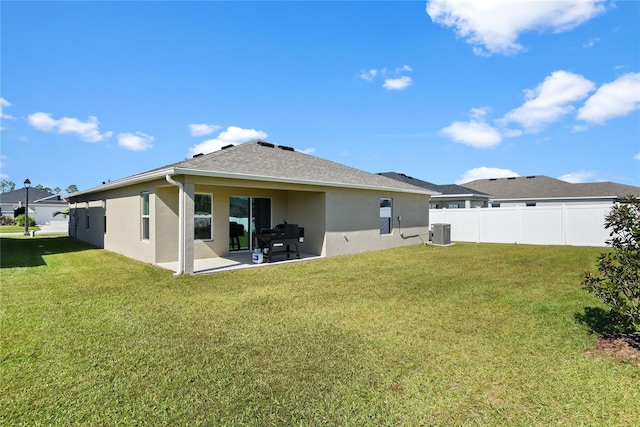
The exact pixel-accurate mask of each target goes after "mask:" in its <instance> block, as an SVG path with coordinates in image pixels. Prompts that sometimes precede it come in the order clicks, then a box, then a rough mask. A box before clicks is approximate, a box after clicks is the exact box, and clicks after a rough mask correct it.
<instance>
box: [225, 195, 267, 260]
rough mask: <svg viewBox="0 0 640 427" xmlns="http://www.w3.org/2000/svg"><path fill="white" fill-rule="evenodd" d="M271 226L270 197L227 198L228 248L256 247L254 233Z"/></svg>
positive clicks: (234, 249)
mask: <svg viewBox="0 0 640 427" xmlns="http://www.w3.org/2000/svg"><path fill="white" fill-rule="evenodd" d="M264 228H271V199H267V198H263V197H235V196H234V197H231V198H230V199H229V250H230V251H239V250H251V249H253V248H255V247H257V242H256V239H255V234H256V233H259V232H260V230H261V229H264Z"/></svg>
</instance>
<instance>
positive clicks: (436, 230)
mask: <svg viewBox="0 0 640 427" xmlns="http://www.w3.org/2000/svg"><path fill="white" fill-rule="evenodd" d="M431 228H432V233H433V239H432V243H433V244H434V245H450V244H451V224H432V225H431Z"/></svg>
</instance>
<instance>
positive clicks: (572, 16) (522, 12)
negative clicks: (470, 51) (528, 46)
mask: <svg viewBox="0 0 640 427" xmlns="http://www.w3.org/2000/svg"><path fill="white" fill-rule="evenodd" d="M603 3H604V0H564V1H514V0H482V1H478V0H429V1H428V2H427V14H428V15H429V16H430V17H431V20H432V21H433V22H435V23H437V24H440V25H441V26H444V27H449V28H453V30H454V31H455V32H456V34H457V36H458V37H461V38H463V39H465V40H466V41H467V43H469V44H471V45H472V46H474V52H475V53H476V54H484V55H491V54H496V53H497V54H503V55H514V54H517V53H518V52H520V51H522V50H523V47H522V45H520V44H519V43H518V42H517V40H518V37H519V36H520V35H521V34H522V33H524V32H527V31H538V32H541V31H548V32H552V33H560V32H564V31H568V30H571V29H572V28H575V27H577V26H578V25H580V24H582V23H584V22H587V21H589V20H590V19H592V18H594V17H595V16H597V15H599V14H601V13H603V12H604V11H605V6H604V5H603Z"/></svg>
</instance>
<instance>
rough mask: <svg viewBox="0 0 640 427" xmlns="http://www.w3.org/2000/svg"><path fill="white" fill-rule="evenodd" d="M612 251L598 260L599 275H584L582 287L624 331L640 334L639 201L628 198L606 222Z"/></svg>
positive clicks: (608, 241) (615, 209)
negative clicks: (595, 297) (605, 308)
mask: <svg viewBox="0 0 640 427" xmlns="http://www.w3.org/2000/svg"><path fill="white" fill-rule="evenodd" d="M604 225H605V227H606V228H607V229H611V233H610V234H609V236H611V239H610V240H607V242H606V243H607V244H608V245H610V246H611V247H612V248H613V251H611V252H608V253H603V254H600V256H599V257H598V273H599V274H598V275H594V274H592V273H585V274H584V280H583V281H582V285H583V287H584V288H585V289H586V290H587V291H589V292H591V293H593V294H595V295H596V296H597V297H598V298H599V299H600V300H601V301H602V302H604V303H605V304H606V305H607V306H609V309H610V311H611V314H612V315H613V316H612V317H613V318H614V319H616V320H617V322H618V323H619V325H620V326H621V327H623V328H630V329H632V330H634V331H635V332H636V333H640V246H639V244H640V243H639V242H640V199H638V198H637V197H636V196H628V197H626V198H625V200H624V203H618V204H616V205H615V206H613V208H611V212H610V213H609V215H607V217H606V218H605V222H604Z"/></svg>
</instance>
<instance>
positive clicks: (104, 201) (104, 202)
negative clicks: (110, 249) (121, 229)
mask: <svg viewBox="0 0 640 427" xmlns="http://www.w3.org/2000/svg"><path fill="white" fill-rule="evenodd" d="M102 232H103V233H105V234H107V199H102Z"/></svg>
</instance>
